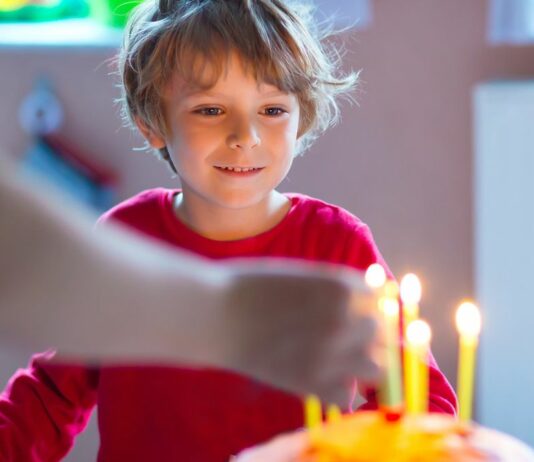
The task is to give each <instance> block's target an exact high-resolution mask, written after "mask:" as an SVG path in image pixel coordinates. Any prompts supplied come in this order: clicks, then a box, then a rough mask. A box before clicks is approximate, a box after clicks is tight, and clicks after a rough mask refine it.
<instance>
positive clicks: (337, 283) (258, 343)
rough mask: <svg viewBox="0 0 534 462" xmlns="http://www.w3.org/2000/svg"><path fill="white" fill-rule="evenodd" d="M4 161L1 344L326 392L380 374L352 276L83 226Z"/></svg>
mask: <svg viewBox="0 0 534 462" xmlns="http://www.w3.org/2000/svg"><path fill="white" fill-rule="evenodd" d="M9 169H10V167H9V166H8V165H7V164H6V165H2V166H1V169H0V172H1V173H0V216H2V227H1V230H0V255H2V264H3V266H2V272H1V275H0V307H1V309H0V339H2V341H11V342H18V343H19V344H24V345H25V346H26V347H31V348H32V349H34V350H42V349H45V348H49V347H50V346H53V347H54V348H56V349H57V350H58V355H57V358H59V359H61V358H64V359H69V360H70V359H79V360H84V361H89V362H102V361H113V362H118V361H124V362H128V361H130V362H131V361H133V362H139V361H140V362H143V363H146V362H147V361H155V362H159V363H161V362H169V363H177V362H180V363H191V364H198V365H214V366H221V367H226V368H231V369H234V370H237V371H240V372H243V373H246V374H251V375H254V376H256V377H258V378H260V379H262V380H265V381H268V382H271V383H272V384H274V385H277V386H280V387H282V388H285V389H288V390H291V391H294V392H300V393H307V392H316V393H318V394H319V395H320V396H321V397H323V398H324V399H325V400H333V401H339V400H340V396H341V390H343V388H344V387H345V386H346V383H347V381H348V380H349V377H352V376H361V377H363V378H365V379H375V378H376V377H377V374H378V372H379V371H378V367H377V364H376V362H375V361H374V360H373V358H372V353H371V351H372V350H373V348H375V347H376V336H375V331H376V329H375V323H374V319H373V316H372V315H367V314H362V313H363V311H364V310H363V308H364V307H366V306H367V307H369V306H373V305H374V301H373V299H372V296H371V294H370V293H369V292H368V291H366V289H365V287H364V285H363V283H362V281H361V277H360V275H359V274H357V273H356V272H351V271H348V270H346V269H345V270H341V269H335V268H333V267H316V266H309V265H306V266H305V265H304V264H297V263H292V264H289V263H287V262H285V261H284V262H278V263H276V262H265V261H260V260H256V261H250V260H249V261H247V262H246V263H245V262H241V263H240V262H236V263H233V264H232V265H229V264H226V265H224V266H223V265H222V264H218V265H216V264H214V263H211V262H208V261H206V260H202V259H200V258H198V257H193V256H191V255H189V254H186V253H184V252H178V251H177V250H176V249H174V248H173V249H171V248H167V247H164V246H162V245H156V244H151V243H147V242H146V239H144V238H140V237H137V236H136V235H135V234H132V233H129V232H126V231H125V230H123V229H120V228H118V227H116V228H114V229H111V227H107V228H109V229H106V230H102V231H101V232H99V233H91V232H89V231H88V230H89V229H91V223H92V221H93V217H89V216H87V215H86V213H83V212H81V211H80V210H78V209H77V208H76V207H75V206H73V204H69V203H67V202H66V201H64V200H61V199H59V197H58V196H57V195H55V196H54V194H53V193H52V192H50V191H48V192H46V193H45V194H43V193H41V195H39V196H38V195H36V194H35V193H33V192H32V191H30V190H28V189H27V187H26V186H25V185H24V184H23V183H21V182H20V181H18V180H16V179H14V176H13V174H12V172H10V170H9ZM38 187H39V189H40V190H41V191H47V188H46V187H44V185H40V186H38ZM51 198H54V200H52V199H51ZM326 305H328V306H329V307H330V309H328V310H325V309H324V307H325V306H326ZM273 306H275V307H276V308H275V309H273V308H272V307H273Z"/></svg>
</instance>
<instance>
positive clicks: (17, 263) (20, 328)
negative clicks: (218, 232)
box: [0, 164, 226, 361]
mask: <svg viewBox="0 0 534 462" xmlns="http://www.w3.org/2000/svg"><path fill="white" fill-rule="evenodd" d="M6 168H8V166H7V165H4V164H2V174H1V175H0V216H1V217H2V227H1V229H0V255H1V258H2V267H1V273H0V338H5V339H8V340H10V341H14V342H19V343H22V344H24V345H25V346H27V347H31V348H35V349H40V348H48V347H51V346H53V347H56V348H57V349H58V350H59V352H60V353H61V354H63V355H66V356H80V357H83V358H85V359H94V360H104V359H108V360H116V359H125V360H127V359H134V358H135V359H138V360H139V359H140V360H143V359H160V360H165V359H172V360H174V361H176V360H184V361H198V360H202V361H217V360H218V358H216V357H214V355H215V352H209V354H208V353H206V352H204V351H202V349H199V348H198V346H199V345H198V344H199V338H202V337H204V336H206V337H208V336H210V335H211V334H212V332H211V329H212V325H211V324H210V323H209V322H206V320H207V319H211V318H212V312H214V311H215V310H216V308H217V304H218V303H219V299H220V291H221V287H222V286H223V283H224V281H225V277H226V276H225V273H223V272H222V271H221V270H220V269H218V268H217V267H215V266H214V265H208V264H207V263H204V262H203V261H201V260H199V259H196V258H193V257H190V256H188V255H186V254H178V253H173V252H170V251H168V249H162V248H160V247H159V246H155V245H154V246H151V245H149V244H147V243H146V242H145V241H141V239H138V238H136V237H134V236H131V235H130V234H128V233H126V232H122V231H120V230H105V231H103V232H100V233H96V234H92V233H91V231H90V230H91V228H92V220H91V217H89V216H86V215H84V214H83V213H80V212H79V211H78V210H75V209H74V208H73V207H72V206H71V205H69V204H62V205H61V206H60V205H59V204H58V203H57V202H52V201H51V200H49V198H45V199H42V198H40V197H37V196H36V195H35V194H32V193H31V192H29V191H27V190H26V189H25V188H24V187H23V186H22V185H21V184H20V183H19V182H18V181H16V180H13V179H12V178H13V177H12V175H9V173H8V170H6ZM192 307H193V308H194V309H192ZM171 314H172V315H171ZM162 329H163V331H162ZM165 329H166V330H167V331H165ZM169 330H172V332H169ZM171 338H172V341H173V342H174V343H173V344H172V345H171V344H170V339H171ZM195 339H196V341H192V340H195Z"/></svg>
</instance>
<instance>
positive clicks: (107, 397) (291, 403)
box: [0, 189, 456, 462]
mask: <svg viewBox="0 0 534 462" xmlns="http://www.w3.org/2000/svg"><path fill="white" fill-rule="evenodd" d="M175 193H176V191H172V190H165V189H154V190H150V191H146V192H143V193H141V194H139V195H137V196H135V197H133V198H132V199H129V200H127V201H125V202H123V203H121V204H119V205H118V206H117V207H115V208H114V209H112V210H111V211H109V212H108V213H106V214H105V215H104V216H103V217H102V219H101V221H102V222H107V221H109V220H117V221H120V222H122V223H124V224H126V225H128V226H131V227H133V228H135V229H137V230H139V231H140V232H142V233H144V234H146V235H149V236H151V237H153V238H156V239H159V240H162V241H165V242H167V243H170V244H172V245H176V246H178V247H181V248H185V249H189V250H191V251H194V252H197V253H199V254H201V255H205V256H207V257H210V258H214V259H223V258H230V257H237V256H240V257H242V256H284V257H291V258H299V259H305V260H315V261H325V262H334V263H341V264H346V265H348V266H351V267H354V268H357V269H365V268H367V267H368V266H369V265H370V264H371V263H374V262H380V263H381V264H382V265H385V263H384V261H383V259H382V257H381V255H380V253H379V252H378V249H377V247H376V245H375V243H374V242H373V238H372V236H371V233H370V231H369V228H368V227H367V226H366V225H365V224H364V223H362V222H361V221H360V220H359V219H358V218H356V217H354V216H353V215H351V214H350V213H348V212H347V211H345V210H343V209H341V208H339V207H336V206H333V205H329V204H326V203H324V202H321V201H319V200H316V199H312V198H309V197H306V196H303V195H298V194H290V195H288V197H289V198H290V199H291V201H292V207H291V209H290V211H289V213H288V215H287V216H286V217H285V218H284V220H283V221H282V222H281V223H279V224H278V225H277V226H276V227H274V228H273V229H271V230H269V231H267V232H265V233H262V234H260V235H258V236H254V237H251V238H247V239H242V240H239V241H232V242H220V241H213V240H210V239H206V238H204V237H202V236H200V235H198V234H196V233H195V232H193V231H192V230H190V229H188V228H187V227H185V226H184V225H183V224H182V223H181V222H180V221H179V220H178V219H177V218H176V216H175V215H174V213H173V208H172V197H173V195H174V194H175ZM154 303H157V300H155V301H154ZM95 404H97V405H98V424H99V430H100V439H101V445H100V451H99V455H98V460H99V461H100V462H104V461H105V462H110V461H114V462H115V461H116V462H119V461H121V462H122V461H129V462H134V461H143V462H146V461H166V460H169V461H171V460H173V461H178V460H179V461H192V462H200V461H202V462H210V461H213V462H215V461H217V462H223V461H224V462H226V461H227V460H228V458H229V457H230V456H231V455H232V454H236V453H238V452H239V451H240V450H242V449H244V448H246V447H249V446H252V445H255V444H257V443H260V442H263V441H265V440H267V439H268V438H270V437H272V436H274V435H276V434H278V433H280V432H286V431H289V430H294V429H296V428H298V427H301V426H302V424H303V412H302V406H301V400H300V399H299V397H297V396H294V395H291V394H288V393H286V392H283V391H280V390H277V389H275V388H273V387H271V386H268V385H265V384H263V383H259V382H257V381H255V380H253V379H251V378H249V377H245V376H242V375H238V374H235V373H233V372H229V371H224V370H219V369H192V368H179V367H154V366H149V367H144V366H138V367H132V366H128V367H105V368H101V369H88V368H86V367H78V366H63V365H62V366H59V365H51V364H49V363H47V361H46V358H43V357H42V356H35V357H34V359H33V361H32V363H31V365H30V367H29V368H28V369H26V370H21V371H18V372H17V374H16V375H15V376H14V377H13V378H12V380H11V381H10V383H9V385H8V387H7V389H6V391H5V392H4V394H3V395H2V396H1V399H0V460H1V461H38V460H39V461H40V460H44V461H56V460H60V459H61V457H62V456H64V455H65V454H66V453H67V452H68V450H69V448H70V447H71V445H72V443H73V439H74V437H75V436H76V434H77V433H79V432H80V431H82V430H83V428H84V427H85V425H86V423H87V420H88V417H89V415H90V412H91V410H92V408H93V407H94V405H95ZM375 405H376V403H375V402H374V398H373V397H372V395H371V396H370V402H369V403H368V404H367V405H366V407H374V406H375ZM430 408H431V410H433V411H438V412H448V413H454V412H455V408H456V398H455V396H454V392H453V391H452V389H451V387H450V385H449V384H448V382H447V380H446V379H445V377H444V375H443V374H442V373H441V372H440V371H439V369H438V367H437V366H436V364H435V362H433V363H432V365H431V368H430Z"/></svg>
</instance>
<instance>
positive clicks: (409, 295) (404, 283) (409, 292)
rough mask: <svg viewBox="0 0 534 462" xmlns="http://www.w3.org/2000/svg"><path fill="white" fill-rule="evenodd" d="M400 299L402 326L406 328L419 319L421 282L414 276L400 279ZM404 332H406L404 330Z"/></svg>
mask: <svg viewBox="0 0 534 462" xmlns="http://www.w3.org/2000/svg"><path fill="white" fill-rule="evenodd" d="M400 297H401V300H402V314H403V321H404V326H407V325H408V324H410V323H411V322H412V321H415V320H416V319H417V318H418V317H419V302H420V301H421V282H420V281H419V278H418V277H417V276H416V275H415V274H412V273H408V274H406V275H405V276H404V277H403V278H402V279H401V283H400ZM404 330H405V331H406V329H404Z"/></svg>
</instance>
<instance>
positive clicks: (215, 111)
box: [195, 107, 222, 116]
mask: <svg viewBox="0 0 534 462" xmlns="http://www.w3.org/2000/svg"><path fill="white" fill-rule="evenodd" d="M195 113H197V114H201V115H205V116H218V115H221V114H222V109H221V108H218V107H203V108H200V109H197V110H196V111H195Z"/></svg>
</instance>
